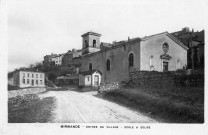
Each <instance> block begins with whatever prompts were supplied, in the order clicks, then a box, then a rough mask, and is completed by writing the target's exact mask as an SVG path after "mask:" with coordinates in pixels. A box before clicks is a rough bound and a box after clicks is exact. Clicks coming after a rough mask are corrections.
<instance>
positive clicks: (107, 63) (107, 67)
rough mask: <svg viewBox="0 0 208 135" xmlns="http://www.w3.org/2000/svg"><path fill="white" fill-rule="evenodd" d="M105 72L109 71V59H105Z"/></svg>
mask: <svg viewBox="0 0 208 135" xmlns="http://www.w3.org/2000/svg"><path fill="white" fill-rule="evenodd" d="M106 70H107V71H110V59H107V62H106Z"/></svg>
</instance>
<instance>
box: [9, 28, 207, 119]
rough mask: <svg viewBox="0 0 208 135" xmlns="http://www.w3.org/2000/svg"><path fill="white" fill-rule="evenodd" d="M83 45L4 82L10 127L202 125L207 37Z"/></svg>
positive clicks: (188, 34)
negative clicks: (41, 124)
mask: <svg viewBox="0 0 208 135" xmlns="http://www.w3.org/2000/svg"><path fill="white" fill-rule="evenodd" d="M81 37H82V49H72V50H68V51H67V52H65V53H62V54H53V53H52V54H50V55H49V54H48V55H45V56H44V58H43V59H44V60H43V62H40V63H37V64H35V65H30V67H28V68H26V67H23V68H20V69H17V70H15V71H14V72H11V73H9V74H8V90H9V91H8V93H9V94H8V99H9V100H8V112H9V115H8V117H9V118H8V119H9V120H8V121H9V122H11V123H17V122H21V123H22V122H26V123H28V122H64V123H67V122H70V123H71V122H74V123H76V122H78V123H82V122H97V123H99V122H101V123H102V122H104V123H106V122H112V123H115V122H117V123H120V122H144V123H147V122H148V123H149V122H150V123H157V122H165V123H204V30H202V31H200V32H198V31H197V32H194V30H189V28H187V27H186V28H183V29H182V30H180V31H177V32H173V33H168V32H162V33H158V34H154V35H150V36H145V37H143V38H140V37H137V38H130V37H128V39H127V40H123V41H118V42H113V43H105V42H102V41H100V37H101V34H99V33H95V32H87V33H84V34H83V35H81ZM115 103H116V104H115ZM129 108H130V109H129ZM54 110H55V113H54ZM132 110H136V111H132ZM52 111H53V113H51V112H52ZM138 112H139V113H138ZM17 114H18V115H17ZM76 114H79V115H76ZM94 116H95V117H94Z"/></svg>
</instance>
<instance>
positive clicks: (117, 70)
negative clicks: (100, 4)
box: [72, 32, 188, 85]
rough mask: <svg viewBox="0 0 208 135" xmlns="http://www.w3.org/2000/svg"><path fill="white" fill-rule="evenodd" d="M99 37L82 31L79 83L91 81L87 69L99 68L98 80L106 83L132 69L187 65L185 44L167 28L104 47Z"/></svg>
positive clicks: (121, 78) (171, 68) (125, 76)
mask: <svg viewBox="0 0 208 135" xmlns="http://www.w3.org/2000/svg"><path fill="white" fill-rule="evenodd" d="M100 37H101V34H98V33H95V32H87V33H85V34H83V35H82V41H83V43H82V47H83V49H82V56H81V57H80V58H79V61H80V64H81V65H80V69H79V71H80V72H81V73H84V74H81V75H82V76H80V79H81V80H80V85H83V84H84V85H85V84H86V85H90V84H91V83H92V80H91V79H90V74H89V73H88V72H89V71H90V73H91V72H92V71H95V70H99V71H100V72H102V79H101V80H102V82H103V83H106V82H117V81H124V80H128V79H129V74H130V72H133V71H153V70H154V71H159V72H165V71H176V70H178V69H183V68H185V67H186V66H187V50H188V47H187V46H185V45H184V44H183V43H182V42H180V41H179V40H178V39H177V38H175V37H174V36H173V35H171V34H169V33H168V32H163V33H159V34H155V35H151V36H145V37H143V38H139V37H137V38H132V39H130V38H128V40H124V41H119V42H114V43H113V45H111V47H105V48H104V49H100V47H101V42H100ZM72 61H73V60H72ZM85 72H86V73H88V75H85ZM88 80H89V81H88Z"/></svg>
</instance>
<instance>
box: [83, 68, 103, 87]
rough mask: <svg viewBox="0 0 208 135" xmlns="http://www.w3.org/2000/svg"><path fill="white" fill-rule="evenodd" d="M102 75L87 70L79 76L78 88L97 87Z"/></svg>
mask: <svg viewBox="0 0 208 135" xmlns="http://www.w3.org/2000/svg"><path fill="white" fill-rule="evenodd" d="M101 75H102V73H101V72H100V71H99V70H88V71H84V72H81V73H80V74H79V86H94V87H98V86H99V85H100V83H101Z"/></svg>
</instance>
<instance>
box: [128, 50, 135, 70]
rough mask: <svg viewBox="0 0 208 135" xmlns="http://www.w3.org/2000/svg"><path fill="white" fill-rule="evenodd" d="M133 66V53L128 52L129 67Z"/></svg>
mask: <svg viewBox="0 0 208 135" xmlns="http://www.w3.org/2000/svg"><path fill="white" fill-rule="evenodd" d="M132 66H134V54H133V53H130V54H129V67H132Z"/></svg>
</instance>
